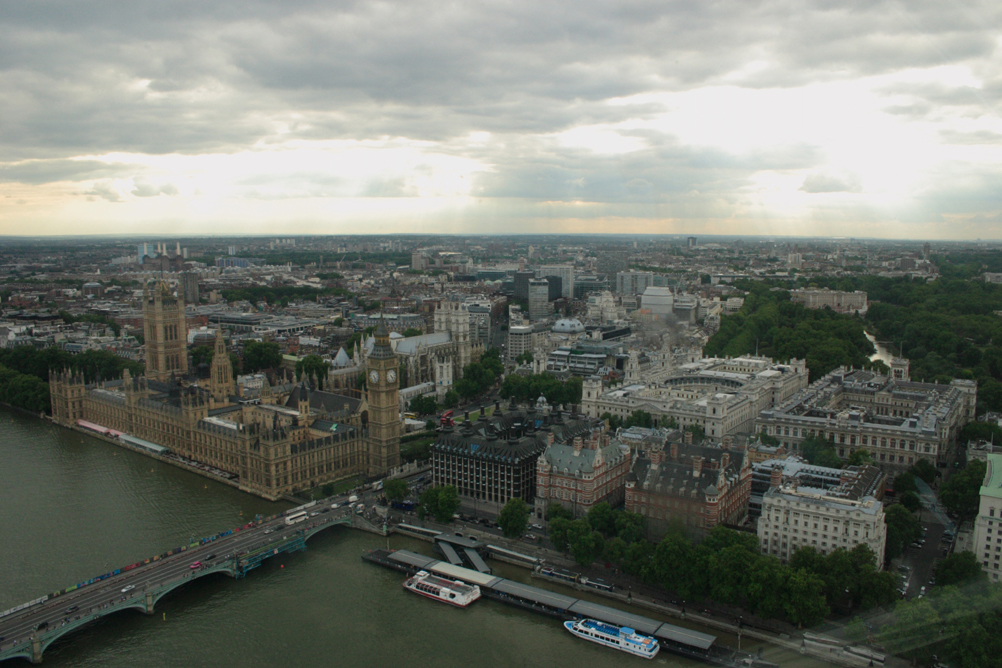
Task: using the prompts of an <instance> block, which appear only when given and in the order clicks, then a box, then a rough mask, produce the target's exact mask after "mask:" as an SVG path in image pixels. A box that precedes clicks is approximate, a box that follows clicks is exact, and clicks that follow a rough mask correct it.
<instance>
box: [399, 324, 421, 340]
mask: <svg viewBox="0 0 1002 668" xmlns="http://www.w3.org/2000/svg"><path fill="white" fill-rule="evenodd" d="M422 333H423V332H422V331H421V330H420V329H418V328H417V327H408V328H407V329H405V330H404V332H403V334H404V338H405V339H409V338H411V337H412V336H421V334H422Z"/></svg>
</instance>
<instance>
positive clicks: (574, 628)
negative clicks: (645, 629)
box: [564, 619, 661, 659]
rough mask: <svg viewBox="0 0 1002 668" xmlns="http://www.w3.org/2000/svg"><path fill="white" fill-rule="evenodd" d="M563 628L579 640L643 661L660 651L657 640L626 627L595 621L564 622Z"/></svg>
mask: <svg viewBox="0 0 1002 668" xmlns="http://www.w3.org/2000/svg"><path fill="white" fill-rule="evenodd" d="M564 628H565V629H567V630H568V631H570V632H571V633H573V634H574V635H576V636H578V637H579V638H584V639H585V640H590V641H592V642H597V643H598V644H599V645H605V646H606V647H612V648H614V649H618V650H622V651H623V652H629V653H630V654H635V655H636V656H642V657H644V658H645V659H653V658H654V656H655V655H657V653H658V650H660V649H661V646H660V645H658V641H657V639H655V638H652V637H651V636H645V635H641V634H639V633H637V632H636V631H634V630H633V629H631V628H630V627H628V626H623V627H619V626H614V625H612V624H606V623H605V622H600V621H598V620H597V619H579V620H577V621H575V622H564Z"/></svg>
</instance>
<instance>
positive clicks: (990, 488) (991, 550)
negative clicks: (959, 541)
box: [972, 454, 1002, 582]
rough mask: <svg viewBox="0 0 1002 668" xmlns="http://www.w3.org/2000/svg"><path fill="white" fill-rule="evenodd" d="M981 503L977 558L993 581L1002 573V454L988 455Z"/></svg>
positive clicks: (976, 524) (976, 529) (976, 532)
mask: <svg viewBox="0 0 1002 668" xmlns="http://www.w3.org/2000/svg"><path fill="white" fill-rule="evenodd" d="M986 461H987V463H988V468H987V469H986V470H985V480H984V482H983V483H982V485H981V490H980V492H981V503H980V505H979V506H978V516H977V517H976V518H975V519H974V544H973V546H972V547H973V549H974V555H975V556H976V557H977V558H978V562H980V563H981V569H982V570H983V571H985V573H987V574H988V578H989V579H990V580H991V581H992V582H999V578H1000V574H1002V565H1000V564H1002V455H996V454H990V455H987V456H986Z"/></svg>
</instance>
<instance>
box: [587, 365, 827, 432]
mask: <svg viewBox="0 0 1002 668" xmlns="http://www.w3.org/2000/svg"><path fill="white" fill-rule="evenodd" d="M631 376H632V374H628V378H630V377H631ZM641 377H642V374H641ZM807 377H808V373H807V365H806V364H805V362H804V360H796V359H795V360H790V363H789V364H776V363H774V362H772V360H769V359H766V358H763V357H735V358H730V359H723V358H715V357H707V358H703V359H700V360H696V361H694V362H690V363H688V364H683V365H681V366H680V367H678V368H677V370H676V371H675V373H672V374H670V375H668V376H667V377H665V378H660V379H659V380H655V381H651V382H632V383H631V382H628V383H627V384H625V385H622V386H618V387H615V388H613V389H610V390H605V391H603V389H602V381H601V379H599V378H597V377H592V378H586V379H585V380H584V382H583V384H582V399H581V410H582V411H583V412H584V413H585V414H586V415H588V416H590V417H601V416H602V415H604V414H605V413H609V414H610V415H612V416H614V417H619V418H621V419H626V418H627V417H629V416H630V415H631V414H632V413H633V412H634V411H646V412H648V413H650V414H651V415H652V416H653V417H654V418H655V419H656V420H658V422H659V424H662V425H663V424H664V423H666V422H667V421H668V420H669V419H674V420H675V422H676V424H677V425H678V427H679V428H680V429H684V428H686V427H690V426H698V427H700V428H702V429H703V431H704V432H705V433H706V435H707V436H709V437H710V438H711V439H717V440H719V439H720V438H722V437H724V436H727V435H733V434H739V433H744V434H747V433H751V432H752V430H753V429H754V425H755V418H756V417H757V416H758V414H759V412H760V411H762V410H764V409H766V408H771V407H772V406H775V405H777V404H780V403H783V402H785V401H787V400H788V399H789V398H790V397H792V396H794V395H796V394H797V393H798V392H800V391H801V390H803V389H804V388H806V387H807Z"/></svg>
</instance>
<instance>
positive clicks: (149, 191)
mask: <svg viewBox="0 0 1002 668" xmlns="http://www.w3.org/2000/svg"><path fill="white" fill-rule="evenodd" d="M177 194H178V189H177V186H175V185H174V184H173V183H162V184H160V185H154V184H152V183H148V182H147V181H144V180H142V179H137V180H136V181H135V188H134V189H133V190H132V195H134V196H135V197H157V196H158V195H168V196H174V195H177Z"/></svg>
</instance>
